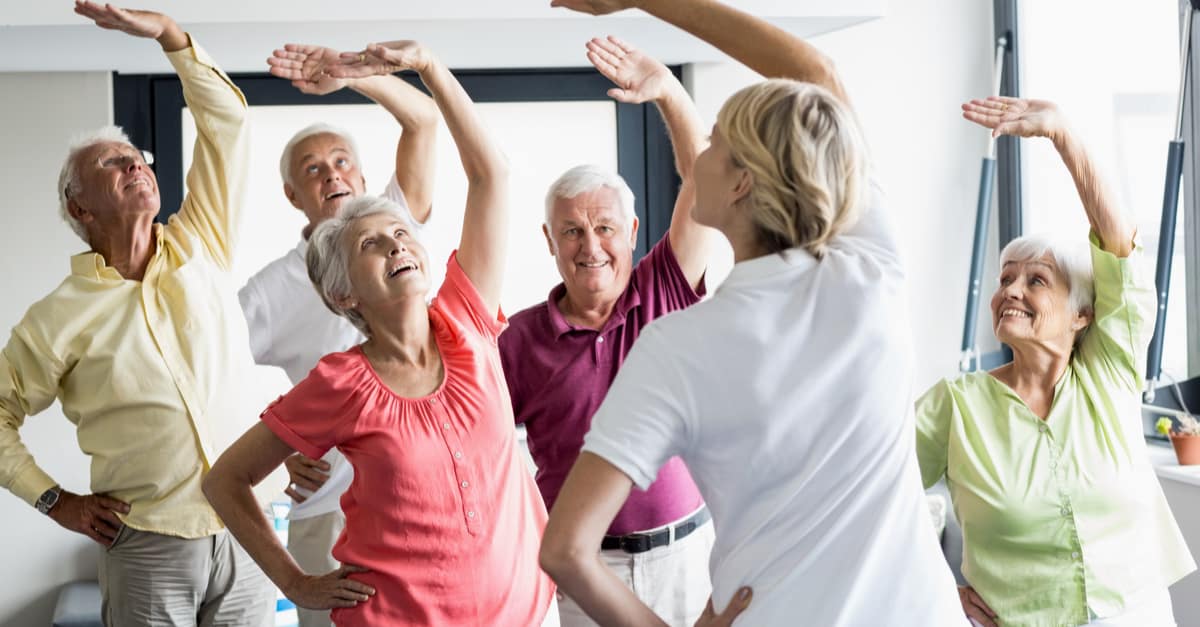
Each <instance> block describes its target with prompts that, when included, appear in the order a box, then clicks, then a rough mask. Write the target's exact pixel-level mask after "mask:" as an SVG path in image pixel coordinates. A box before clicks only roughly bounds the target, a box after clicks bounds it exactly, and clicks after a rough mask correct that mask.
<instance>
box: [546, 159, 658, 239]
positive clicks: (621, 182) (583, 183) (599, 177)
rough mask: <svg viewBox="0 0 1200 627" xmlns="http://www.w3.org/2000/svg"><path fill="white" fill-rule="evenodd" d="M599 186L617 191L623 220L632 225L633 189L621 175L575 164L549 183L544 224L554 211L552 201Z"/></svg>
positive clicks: (590, 190) (633, 214) (603, 169)
mask: <svg viewBox="0 0 1200 627" xmlns="http://www.w3.org/2000/svg"><path fill="white" fill-rule="evenodd" d="M601 187H607V188H609V189H611V190H613V191H615V192H617V203H618V204H619V205H620V207H619V208H620V209H621V214H622V215H624V216H625V222H626V223H627V224H630V225H632V224H633V219H634V218H635V217H636V215H637V214H636V213H634V199H633V190H632V189H629V184H628V183H626V182H625V179H623V178H621V175H619V174H617V173H616V172H613V171H612V170H608V169H606V168H602V167H600V166H598V165H592V164H585V165H577V166H575V167H573V168H571V169H570V170H567V171H566V172H563V175H562V176H560V177H558V179H557V180H555V181H554V182H553V183H551V184H550V190H549V191H547V192H546V224H547V225H549V224H550V214H551V213H552V212H553V211H554V203H555V201H557V200H558V199H559V198H574V197H576V196H578V195H580V194H586V193H588V192H594V191H596V190H598V189H600V188H601Z"/></svg>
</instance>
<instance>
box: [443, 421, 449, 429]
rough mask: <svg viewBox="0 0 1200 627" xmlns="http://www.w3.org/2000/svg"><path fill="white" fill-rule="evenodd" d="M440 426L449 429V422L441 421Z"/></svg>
mask: <svg viewBox="0 0 1200 627" xmlns="http://www.w3.org/2000/svg"><path fill="white" fill-rule="evenodd" d="M442 428H443V429H449V428H450V423H448V422H443V423H442Z"/></svg>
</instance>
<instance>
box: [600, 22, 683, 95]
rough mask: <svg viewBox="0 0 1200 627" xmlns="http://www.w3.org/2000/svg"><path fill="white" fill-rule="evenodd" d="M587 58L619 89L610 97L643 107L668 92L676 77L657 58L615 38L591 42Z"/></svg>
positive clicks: (610, 36)
mask: <svg viewBox="0 0 1200 627" xmlns="http://www.w3.org/2000/svg"><path fill="white" fill-rule="evenodd" d="M587 50H588V52H587V58H588V61H590V62H591V63H592V65H594V66H596V69H597V70H599V71H600V73H601V74H603V75H604V77H605V78H607V79H608V80H610V81H612V82H613V83H615V84H616V85H617V86H616V87H615V88H613V89H610V90H608V95H609V96H610V97H612V98H613V99H615V100H618V101H620V102H628V103H632V104H641V103H643V102H649V101H652V100H656V99H658V98H660V97H661V96H663V95H664V94H665V93H666V90H667V89H668V88H669V87H670V85H671V83H672V81H674V80H675V77H674V76H672V75H671V70H669V69H667V66H665V65H663V64H662V63H660V62H659V61H658V60H657V59H655V58H653V57H650V56H648V55H645V54H642V52H641V51H640V50H638V49H637V48H635V47H633V46H632V45H630V44H627V43H625V42H623V41H621V40H620V39H617V38H616V37H613V36H612V35H609V36H608V38H607V39H600V38H596V39H593V40H591V41H589V42H588V43H587Z"/></svg>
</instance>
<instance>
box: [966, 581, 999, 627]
mask: <svg viewBox="0 0 1200 627" xmlns="http://www.w3.org/2000/svg"><path fill="white" fill-rule="evenodd" d="M958 600H959V602H960V603H962V607H963V612H966V614H967V616H968V617H969V618H973V619H975V621H976V622H978V623H979V624H980V625H983V627H996V613H995V612H993V611H992V608H990V607H988V604H987V603H984V602H983V597H980V596H979V594H977V593H976V592H975V589H974V588H972V587H971V586H959V587H958Z"/></svg>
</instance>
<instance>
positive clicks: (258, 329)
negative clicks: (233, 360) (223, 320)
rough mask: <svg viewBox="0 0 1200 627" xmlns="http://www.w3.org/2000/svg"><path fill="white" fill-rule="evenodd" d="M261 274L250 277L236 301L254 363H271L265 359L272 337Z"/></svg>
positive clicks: (268, 308) (239, 291) (267, 303)
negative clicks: (248, 333) (244, 325)
mask: <svg viewBox="0 0 1200 627" xmlns="http://www.w3.org/2000/svg"><path fill="white" fill-rule="evenodd" d="M261 274H262V273H261V272H260V273H259V274H256V275H254V276H252V277H250V280H249V281H247V282H246V284H245V285H244V286H242V289H240V290H238V303H239V304H240V305H241V306H242V316H243V317H244V318H246V328H247V330H248V331H249V332H250V354H251V355H253V356H254V363H257V364H268V365H273V364H270V362H268V361H267V352H268V351H269V350H270V349H271V344H272V342H273V339H272V337H271V332H270V331H271V323H270V307H269V302H268V301H267V299H266V297H265V296H264V295H263V290H262V288H261V287H260V285H259V283H260V282H261V281H262V280H263V278H262V277H261V276H260V275H261Z"/></svg>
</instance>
